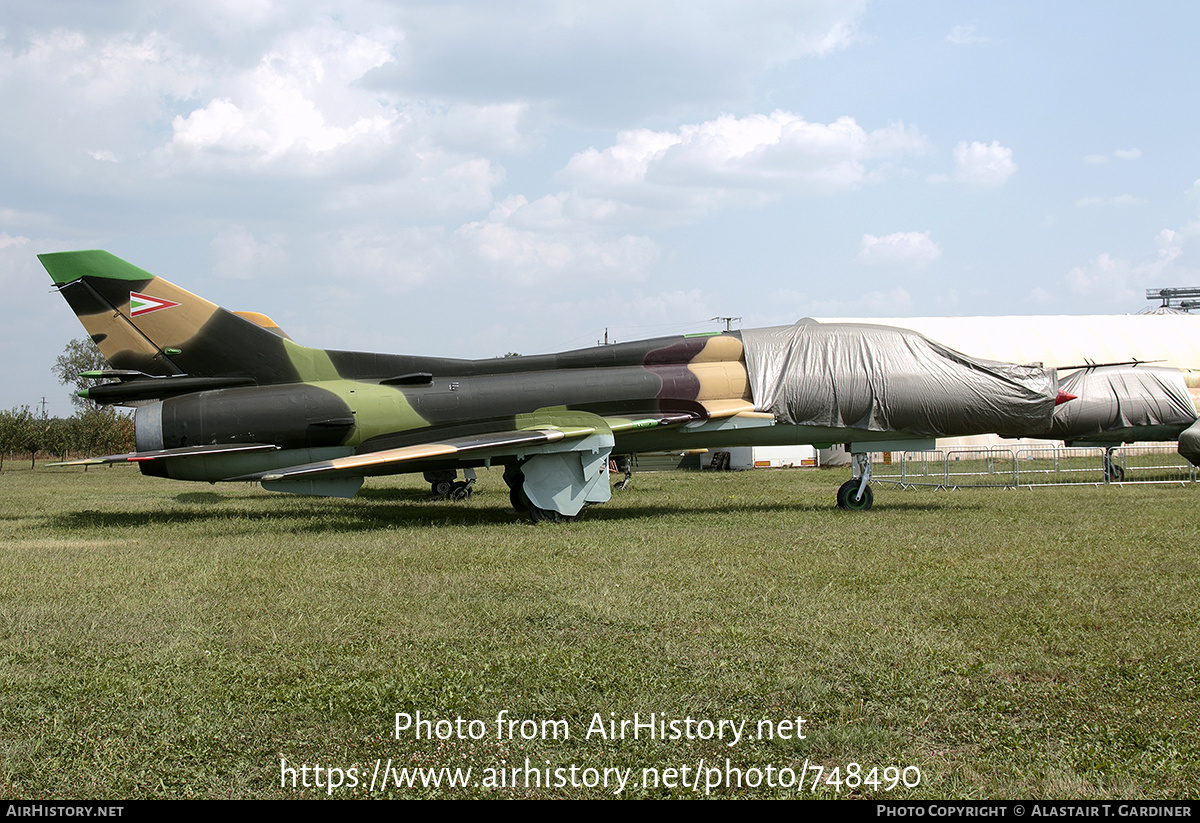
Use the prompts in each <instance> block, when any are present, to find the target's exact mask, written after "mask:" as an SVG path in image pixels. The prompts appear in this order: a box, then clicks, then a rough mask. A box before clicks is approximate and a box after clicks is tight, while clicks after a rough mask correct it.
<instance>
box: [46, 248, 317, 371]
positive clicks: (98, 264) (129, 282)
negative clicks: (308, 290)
mask: <svg viewBox="0 0 1200 823" xmlns="http://www.w3.org/2000/svg"><path fill="white" fill-rule="evenodd" d="M38 259H39V260H41V262H42V265H43V266H45V267H46V271H47V272H49V273H50V277H51V278H52V279H53V280H54V284H55V286H56V287H57V288H58V290H59V291H60V292H62V295H63V297H64V298H66V300H67V303H68V304H69V305H70V306H71V309H72V310H73V311H74V312H75V315H76V316H77V317H78V318H79V321H80V322H81V323H82V324H83V327H84V328H85V329H87V332H88V334H89V335H91V337H92V340H94V341H95V342H96V345H97V346H99V347H100V351H101V353H102V354H103V355H104V357H105V358H106V359H107V360H108V362H109V363H111V364H112V365H113V366H114V367H115V368H118V369H134V370H137V371H142V372H145V373H147V374H154V375H175V374H189V375H194V376H198V377H224V376H239V377H253V378H254V379H255V381H256V382H258V383H260V384H268V383H290V382H294V381H296V380H298V379H299V375H298V373H297V371H296V368H295V367H294V366H293V364H292V361H291V358H289V356H288V352H287V350H286V349H285V347H284V339H283V338H281V337H280V336H278V335H277V334H274V333H272V332H271V331H269V330H267V329H265V328H263V327H261V326H260V325H257V324H255V323H253V322H250V321H249V320H246V319H244V318H242V317H239V316H237V315H236V314H234V313H233V312H229V311H226V310H225V309H223V308H221V307H220V306H218V305H216V304H215V303H210V302H209V301H207V300H205V299H204V298H203V297H198V296H196V295H194V294H192V293H191V292H189V291H187V290H185V289H181V288H180V287H179V286H176V285H175V284H174V283H171V282H170V281H167V280H164V279H163V278H161V277H155V276H154V275H153V274H150V272H147V271H145V270H143V269H140V268H138V267H137V266H135V265H133V264H132V263H127V262H126V261H124V260H122V259H121V258H119V257H117V256H115V255H113V254H110V253H108V252H106V251H100V250H92V251H71V252H58V253H54V254H40V255H38ZM297 348H298V347H297Z"/></svg>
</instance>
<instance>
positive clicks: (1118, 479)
mask: <svg viewBox="0 0 1200 823" xmlns="http://www.w3.org/2000/svg"><path fill="white" fill-rule="evenodd" d="M1106 474H1107V475H1108V477H1106V478H1105V479H1106V480H1108V481H1109V482H1110V483H1123V482H1125V469H1124V468H1122V467H1121V466H1113V467H1112V469H1111V470H1109V471H1108V472H1106Z"/></svg>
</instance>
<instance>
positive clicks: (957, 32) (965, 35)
mask: <svg viewBox="0 0 1200 823" xmlns="http://www.w3.org/2000/svg"><path fill="white" fill-rule="evenodd" d="M946 41H947V42H949V43H954V44H955V45H959V46H965V45H968V44H971V43H986V42H987V41H988V39H987V38H986V37H984V36H983V35H982V34H979V33H977V32H976V31H975V26H973V25H970V26H955V27H954V28H952V29H951V30H950V33H949V34H947V35H946Z"/></svg>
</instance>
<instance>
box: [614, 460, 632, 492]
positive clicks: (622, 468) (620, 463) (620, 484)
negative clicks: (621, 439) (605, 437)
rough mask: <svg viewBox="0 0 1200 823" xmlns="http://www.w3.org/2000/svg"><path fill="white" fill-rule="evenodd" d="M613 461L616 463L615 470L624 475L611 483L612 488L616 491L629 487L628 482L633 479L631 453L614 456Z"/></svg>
mask: <svg viewBox="0 0 1200 823" xmlns="http://www.w3.org/2000/svg"><path fill="white" fill-rule="evenodd" d="M613 462H614V463H616V464H617V471H619V472H623V473H624V474H625V476H624V477H622V478H621V479H620V480H618V481H617V482H616V483H613V488H614V489H616V490H617V491H622V490H624V489H627V488H629V483H630V481H632V480H633V455H632V454H622V455H620V456H619V457H614V458H613Z"/></svg>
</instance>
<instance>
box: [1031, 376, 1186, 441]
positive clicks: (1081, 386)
mask: <svg viewBox="0 0 1200 823" xmlns="http://www.w3.org/2000/svg"><path fill="white" fill-rule="evenodd" d="M1059 388H1061V389H1062V390H1063V391H1065V392H1069V393H1070V394H1073V395H1075V396H1076V398H1077V399H1075V400H1072V401H1071V402H1070V403H1064V404H1063V405H1062V406H1060V407H1059V408H1058V409H1057V410H1055V412H1054V432H1053V435H1054V437H1055V438H1062V439H1064V440H1072V439H1075V438H1086V437H1088V436H1092V437H1095V436H1098V435H1101V434H1102V433H1104V432H1110V431H1119V430H1121V429H1128V428H1132V427H1134V426H1137V427H1150V426H1163V427H1182V428H1186V427H1188V426H1190V425H1191V424H1192V422H1193V421H1195V419H1196V409H1195V408H1194V407H1193V406H1192V398H1191V396H1190V395H1189V394H1188V389H1187V384H1186V383H1185V382H1184V380H1183V375H1182V374H1181V373H1180V371H1179V369H1164V368H1156V367H1154V366H1100V367H1097V368H1092V369H1081V370H1080V371H1077V372H1074V373H1072V374H1070V375H1068V376H1067V377H1065V378H1063V379H1062V381H1061V382H1060V383H1059ZM1146 434H1151V432H1146ZM1145 439H1161V438H1159V437H1146V438H1145Z"/></svg>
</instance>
